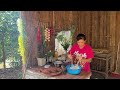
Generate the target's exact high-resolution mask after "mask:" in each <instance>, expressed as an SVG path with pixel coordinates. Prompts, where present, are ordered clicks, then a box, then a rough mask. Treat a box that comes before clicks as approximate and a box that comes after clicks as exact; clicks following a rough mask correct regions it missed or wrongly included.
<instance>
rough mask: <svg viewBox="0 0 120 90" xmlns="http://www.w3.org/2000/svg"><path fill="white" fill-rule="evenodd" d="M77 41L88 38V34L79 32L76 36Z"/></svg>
mask: <svg viewBox="0 0 120 90" xmlns="http://www.w3.org/2000/svg"><path fill="white" fill-rule="evenodd" d="M76 39H77V41H79V40H80V39H83V40H86V36H85V35H84V34H81V33H80V34H78V35H77V37H76Z"/></svg>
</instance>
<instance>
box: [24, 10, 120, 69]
mask: <svg viewBox="0 0 120 90" xmlns="http://www.w3.org/2000/svg"><path fill="white" fill-rule="evenodd" d="M22 17H23V18H24V20H25V21H26V31H27V32H28V37H30V40H31V39H32V37H33V36H32V34H33V31H34V28H35V27H37V25H38V22H39V21H40V22H41V23H44V24H46V26H52V27H54V29H55V32H56V33H57V32H59V31H61V30H67V28H68V27H70V26H71V25H75V26H76V28H77V30H76V32H75V35H74V38H73V39H74V41H76V40H75V37H76V35H77V34H78V33H84V34H85V35H86V36H87V43H88V44H90V45H91V46H92V47H93V48H103V49H108V50H110V51H112V60H111V71H112V70H113V69H114V67H115V66H114V65H115V61H116V50H117V44H118V41H119V35H120V30H119V28H120V25H119V24H120V12H118V11H22ZM34 44H35V45H36V42H34ZM49 48H51V49H54V38H53V41H52V42H51V47H49ZM34 53H36V52H35V51H33V54H34ZM34 55H35V54H34ZM33 57H35V56H33Z"/></svg>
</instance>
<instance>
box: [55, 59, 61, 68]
mask: <svg viewBox="0 0 120 90" xmlns="http://www.w3.org/2000/svg"><path fill="white" fill-rule="evenodd" d="M62 64H63V62H62V61H59V60H57V61H55V62H54V65H55V66H56V67H61V65H62Z"/></svg>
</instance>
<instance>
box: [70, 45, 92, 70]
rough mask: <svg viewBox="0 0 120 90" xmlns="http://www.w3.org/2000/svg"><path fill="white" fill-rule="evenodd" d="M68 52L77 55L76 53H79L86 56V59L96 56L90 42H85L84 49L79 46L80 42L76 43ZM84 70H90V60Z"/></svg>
mask: <svg viewBox="0 0 120 90" xmlns="http://www.w3.org/2000/svg"><path fill="white" fill-rule="evenodd" d="M68 53H69V54H70V53H71V54H72V55H75V56H76V53H79V54H81V55H82V57H84V58H86V59H89V58H93V57H94V53H93V50H92V48H91V46H90V45H88V44H85V46H84V47H83V48H82V49H80V48H79V46H78V44H74V45H73V46H72V48H71V49H70V51H69V52H68ZM83 70H84V71H86V72H90V63H89V62H87V63H85V66H84V67H83Z"/></svg>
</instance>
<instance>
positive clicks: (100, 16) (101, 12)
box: [99, 11, 104, 48]
mask: <svg viewBox="0 0 120 90" xmlns="http://www.w3.org/2000/svg"><path fill="white" fill-rule="evenodd" d="M103 17H104V12H103V11H100V12H99V19H100V21H99V22H100V26H99V30H100V33H99V34H100V36H99V40H100V48H102V47H103V44H104V38H103V28H104V27H103V20H104V18H103Z"/></svg>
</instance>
